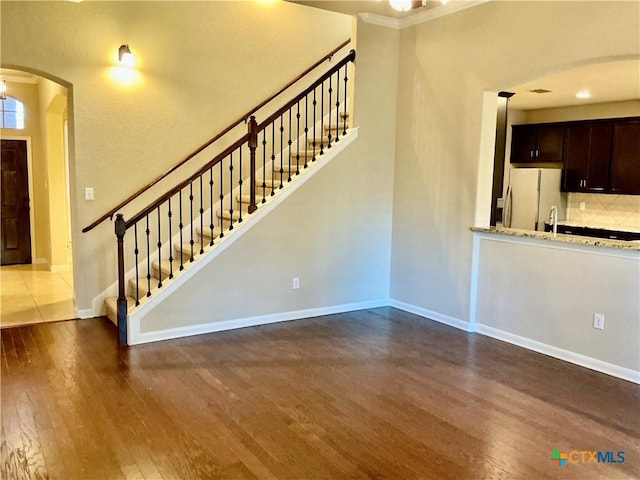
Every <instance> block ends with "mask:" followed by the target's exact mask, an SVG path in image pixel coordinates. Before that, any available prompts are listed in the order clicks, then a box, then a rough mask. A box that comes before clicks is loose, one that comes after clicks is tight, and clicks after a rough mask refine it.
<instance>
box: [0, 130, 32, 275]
mask: <svg viewBox="0 0 640 480" xmlns="http://www.w3.org/2000/svg"><path fill="white" fill-rule="evenodd" d="M1 158H2V168H1V170H0V171H1V176H0V182H1V184H0V189H1V194H0V196H1V197H2V206H1V211H0V218H1V219H2V222H1V223H2V232H1V235H0V236H1V237H2V246H1V247H2V251H1V255H2V258H1V262H0V263H1V264H2V265H13V264H16V263H31V226H30V222H29V208H30V207H29V175H28V172H27V142H26V141H25V140H2V157H1Z"/></svg>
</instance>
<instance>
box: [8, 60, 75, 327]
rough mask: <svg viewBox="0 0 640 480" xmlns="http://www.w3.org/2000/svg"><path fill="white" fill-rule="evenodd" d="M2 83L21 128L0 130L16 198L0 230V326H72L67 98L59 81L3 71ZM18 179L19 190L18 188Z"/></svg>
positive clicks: (67, 92) (11, 125)
mask: <svg viewBox="0 0 640 480" xmlns="http://www.w3.org/2000/svg"><path fill="white" fill-rule="evenodd" d="M0 77H1V78H2V80H4V81H5V82H6V86H7V93H6V95H7V98H12V99H15V100H16V102H18V104H19V105H20V110H21V112H19V113H21V119H20V120H21V123H20V124H18V123H16V122H15V121H10V122H3V124H2V128H1V130H0V133H1V136H2V156H3V162H2V179H3V183H6V184H7V185H4V184H3V191H4V192H9V191H11V196H15V200H16V202H15V206H16V208H15V210H16V211H17V212H18V214H19V215H17V216H16V218H15V219H13V220H12V224H10V223H9V222H4V221H3V223H2V239H3V242H2V266H0V274H1V275H2V287H1V288H0V293H1V294H2V326H11V325H19V324H27V323H37V322H42V321H57V320H65V319H72V318H76V317H77V312H76V307H75V302H74V284H73V254H72V238H71V231H72V228H71V218H72V216H71V202H70V198H71V195H70V180H69V179H70V178H71V177H72V176H73V175H72V172H70V170H71V167H72V161H70V160H71V159H72V158H73V155H72V153H73V152H72V151H71V149H70V147H69V137H70V135H69V133H71V134H72V132H69V131H68V123H69V122H68V121H69V112H70V109H69V105H70V100H71V99H70V93H71V92H70V89H69V88H68V87H67V86H65V85H63V84H62V83H61V82H60V81H55V80H52V79H49V78H46V77H45V76H43V75H40V74H35V73H31V72H27V71H24V70H21V69H14V68H12V69H7V68H2V69H0ZM12 105H14V103H13V102H10V103H9V104H8V107H10V108H13V107H12ZM4 113H7V112H4V111H3V114H4ZM8 113H9V114H10V113H11V112H8ZM18 116H20V115H18ZM8 118H9V117H8ZM8 152H10V153H8ZM5 158H6V159H11V160H12V161H13V164H11V165H10V164H9V163H8V162H7V161H5ZM21 178H24V181H23V182H21V181H17V180H16V179H18V180H19V179H21ZM7 187H11V188H13V190H11V188H7ZM3 198H4V197H3ZM3 203H6V202H3ZM3 213H4V212H3ZM12 228H13V229H12ZM14 234H15V235H14ZM10 237H11V238H10ZM18 247H19V249H21V253H22V254H21V255H13V254H12V253H11V252H12V249H16V248H18Z"/></svg>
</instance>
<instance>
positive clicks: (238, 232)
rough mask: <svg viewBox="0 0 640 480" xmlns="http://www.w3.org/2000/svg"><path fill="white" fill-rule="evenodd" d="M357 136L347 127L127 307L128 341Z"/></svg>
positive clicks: (136, 338)
mask: <svg viewBox="0 0 640 480" xmlns="http://www.w3.org/2000/svg"><path fill="white" fill-rule="evenodd" d="M357 137H358V129H357V128H354V129H351V130H349V131H347V134H346V135H344V136H342V137H341V138H340V141H339V142H337V143H336V144H334V145H332V147H331V148H330V149H328V150H326V151H325V153H324V154H323V155H322V157H321V159H322V160H316V161H315V162H312V163H310V164H309V167H308V168H307V169H306V170H307V172H305V173H306V174H305V175H296V176H295V177H293V178H292V179H291V181H290V182H286V184H285V185H286V186H285V187H284V188H282V189H279V190H277V191H276V192H275V194H274V195H273V196H270V197H269V200H268V201H267V202H266V203H264V204H261V206H260V208H258V210H256V211H255V212H254V213H253V214H251V215H248V216H247V217H246V220H245V219H244V218H243V222H242V228H234V229H233V230H226V231H225V235H224V237H223V238H221V239H219V240H218V241H217V242H216V243H215V244H214V245H213V246H205V248H204V250H205V253H204V254H202V255H200V256H199V258H198V259H197V260H196V261H193V262H188V263H186V264H185V268H184V270H182V271H178V272H175V273H174V277H173V279H171V281H170V282H167V283H166V284H165V285H164V286H163V287H162V288H159V289H155V290H154V293H153V295H151V296H150V297H144V298H141V299H140V305H138V306H137V307H131V308H130V309H129V312H128V338H127V344H128V345H137V344H140V343H146V342H148V341H152V340H148V339H145V337H144V335H143V334H142V333H141V331H140V323H141V320H142V319H143V318H144V317H145V316H146V315H147V314H148V313H150V312H151V311H152V310H153V309H154V308H155V307H156V306H158V305H160V304H161V303H162V302H163V301H164V300H166V299H167V298H168V297H169V296H170V295H172V294H173V293H174V292H175V291H176V290H177V289H178V288H180V287H182V286H183V285H184V284H185V283H187V282H188V281H189V280H190V279H191V278H192V277H193V276H194V275H196V274H197V273H198V272H199V271H201V270H202V269H204V268H205V267H207V265H209V264H210V263H211V262H212V261H213V260H214V259H215V258H216V257H217V256H218V255H220V254H221V253H223V252H224V251H225V250H226V249H227V248H230V247H231V246H232V245H233V244H234V243H235V242H236V241H237V240H238V239H240V238H241V237H242V236H243V235H244V234H245V233H247V232H248V231H249V230H250V229H251V228H252V227H253V226H255V225H256V224H257V223H258V222H260V221H261V220H262V219H264V218H265V217H266V216H267V215H269V214H270V213H271V212H272V211H273V210H275V209H276V208H277V207H278V205H280V204H281V203H282V202H283V201H285V200H286V199H287V198H288V197H289V196H290V195H292V194H293V193H294V192H295V191H296V190H297V189H298V188H300V187H301V186H302V185H303V184H304V183H306V182H307V181H308V180H309V179H310V178H311V177H313V176H314V175H315V174H316V173H317V172H319V171H320V170H321V169H322V168H323V167H324V166H325V165H327V164H328V163H329V162H331V161H332V160H333V159H334V158H335V157H337V156H338V155H339V154H340V153H341V152H342V151H343V150H344V149H345V148H346V147H347V146H348V145H350V144H351V143H352V142H354V141H355V139H356V138H357Z"/></svg>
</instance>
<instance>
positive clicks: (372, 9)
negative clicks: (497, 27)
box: [290, 0, 442, 19]
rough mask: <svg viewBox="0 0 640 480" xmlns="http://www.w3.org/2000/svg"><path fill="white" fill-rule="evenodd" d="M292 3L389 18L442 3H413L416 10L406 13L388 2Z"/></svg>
mask: <svg viewBox="0 0 640 480" xmlns="http://www.w3.org/2000/svg"><path fill="white" fill-rule="evenodd" d="M290 1H291V2H292V3H299V4H301V5H308V6H310V7H316V8H321V9H323V10H330V11H332V12H338V13H346V14H348V15H358V14H360V13H370V14H373V15H381V16H384V17H390V18H397V19H400V18H405V17H408V16H411V15H415V14H418V13H421V12H424V11H426V10H431V9H434V8H438V7H440V6H442V2H440V0H428V1H427V6H426V7H424V8H423V7H422V6H420V3H421V2H419V1H418V2H414V3H415V4H416V5H417V8H414V9H413V10H410V11H408V12H398V11H397V10H394V9H393V8H391V6H390V5H389V2H388V0H356V1H352V0H344V1H340V0H333V1H324V0H307V1H298V0H290Z"/></svg>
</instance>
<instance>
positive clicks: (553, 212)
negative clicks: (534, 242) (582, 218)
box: [549, 205, 558, 237]
mask: <svg viewBox="0 0 640 480" xmlns="http://www.w3.org/2000/svg"><path fill="white" fill-rule="evenodd" d="M549 223H550V224H551V225H553V236H554V237H555V236H556V234H557V233H558V207H556V206H555V205H553V206H552V207H551V209H550V210H549Z"/></svg>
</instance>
